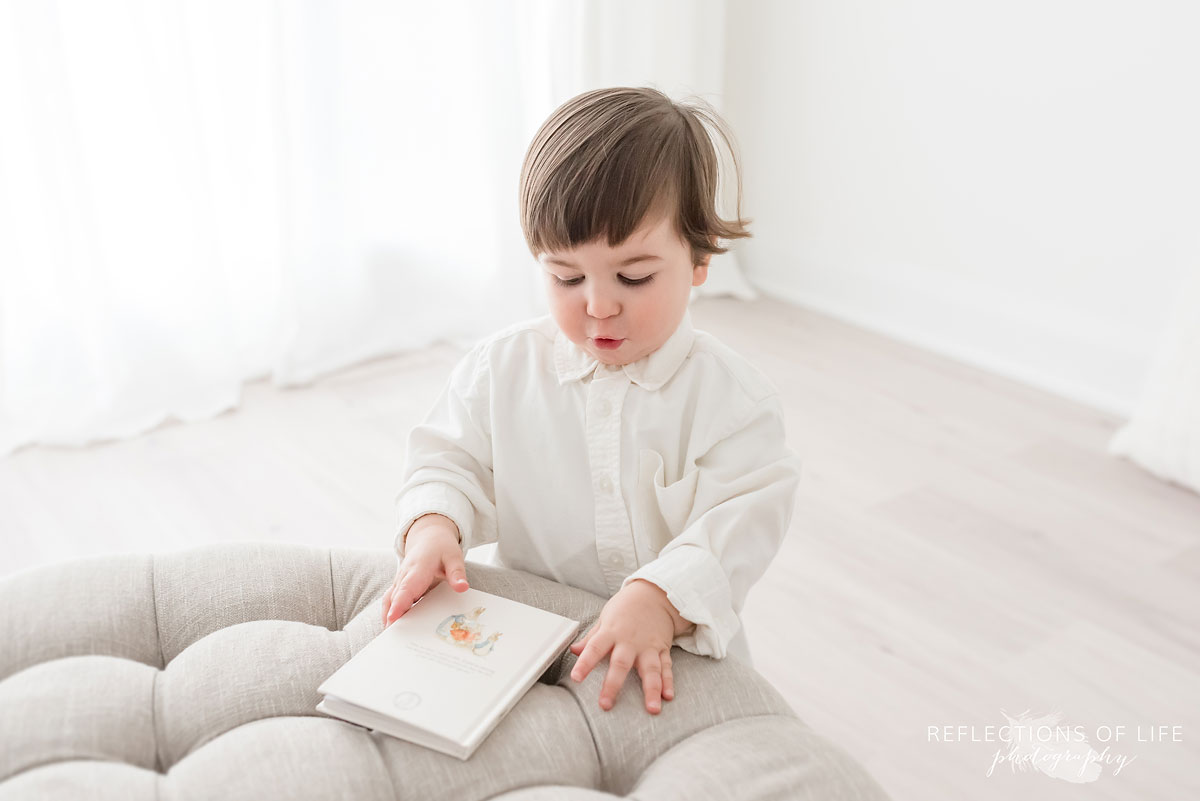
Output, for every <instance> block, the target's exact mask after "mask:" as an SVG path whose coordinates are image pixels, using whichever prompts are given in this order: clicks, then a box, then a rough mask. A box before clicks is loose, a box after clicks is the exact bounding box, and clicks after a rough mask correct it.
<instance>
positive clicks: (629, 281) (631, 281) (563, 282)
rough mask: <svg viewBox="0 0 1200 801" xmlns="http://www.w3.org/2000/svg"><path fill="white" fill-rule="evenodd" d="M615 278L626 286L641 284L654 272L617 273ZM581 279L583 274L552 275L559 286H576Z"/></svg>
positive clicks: (649, 279) (648, 280)
mask: <svg viewBox="0 0 1200 801" xmlns="http://www.w3.org/2000/svg"><path fill="white" fill-rule="evenodd" d="M617 278H619V279H620V281H621V283H622V284H625V285H626V286H641V285H643V284H648V283H650V282H651V281H652V280H654V274H653V273H651V274H650V275H647V276H646V277H645V278H626V277H625V276H623V275H618V276H617ZM581 281H583V276H579V277H578V278H570V279H563V278H559V277H558V276H557V275H555V276H554V283H556V284H558V285H559V286H576V285H578V284H579V283H580V282H581Z"/></svg>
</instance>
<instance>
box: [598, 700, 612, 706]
mask: <svg viewBox="0 0 1200 801" xmlns="http://www.w3.org/2000/svg"><path fill="white" fill-rule="evenodd" d="M600 708H601V709H611V708H612V701H610V700H608V699H607V698H601V699H600Z"/></svg>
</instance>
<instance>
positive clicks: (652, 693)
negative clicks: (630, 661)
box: [637, 649, 662, 715]
mask: <svg viewBox="0 0 1200 801" xmlns="http://www.w3.org/2000/svg"><path fill="white" fill-rule="evenodd" d="M658 660H659V654H658V651H655V650H653V649H650V650H648V651H644V652H643V653H642V655H641V656H639V657H638V661H637V672H638V676H639V677H641V679H642V695H644V696H645V697H646V711H647V712H649V713H650V714H651V715H657V714H658V713H659V710H661V709H662V666H661V664H660V663H659V661H658Z"/></svg>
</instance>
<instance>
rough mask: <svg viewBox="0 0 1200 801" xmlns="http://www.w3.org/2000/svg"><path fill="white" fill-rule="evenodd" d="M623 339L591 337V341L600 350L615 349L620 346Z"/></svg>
mask: <svg viewBox="0 0 1200 801" xmlns="http://www.w3.org/2000/svg"><path fill="white" fill-rule="evenodd" d="M624 341H625V340H623V339H609V338H607V337H592V343H593V344H594V345H595V346H596V347H597V348H600V349H601V350H616V349H617V348H619V347H621V343H622V342H624Z"/></svg>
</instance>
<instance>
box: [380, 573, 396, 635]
mask: <svg viewBox="0 0 1200 801" xmlns="http://www.w3.org/2000/svg"><path fill="white" fill-rule="evenodd" d="M395 587H396V584H395V583H394V582H393V583H392V585H391V586H390V587H388V588H387V591H386V592H384V593H383V608H382V609H380V610H379V616H380V617H381V618H382V619H383V625H385V626H386V625H387V618H388V610H390V609H391V608H392V590H393V589H395Z"/></svg>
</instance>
